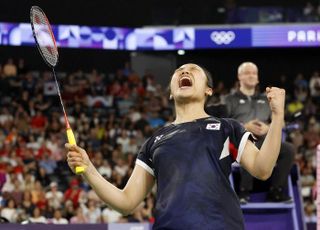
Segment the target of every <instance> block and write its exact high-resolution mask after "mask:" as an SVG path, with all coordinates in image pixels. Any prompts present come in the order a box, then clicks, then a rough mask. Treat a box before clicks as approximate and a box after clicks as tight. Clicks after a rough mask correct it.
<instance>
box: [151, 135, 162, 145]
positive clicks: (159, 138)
mask: <svg viewBox="0 0 320 230" xmlns="http://www.w3.org/2000/svg"><path fill="white" fill-rule="evenodd" d="M162 137H163V135H159V136H156V138H155V139H154V142H153V143H156V142H158V141H160V140H161V138H162Z"/></svg>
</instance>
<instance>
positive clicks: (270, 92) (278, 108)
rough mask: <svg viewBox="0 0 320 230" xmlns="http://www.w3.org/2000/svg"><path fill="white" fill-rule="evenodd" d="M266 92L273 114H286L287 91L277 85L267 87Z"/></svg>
mask: <svg viewBox="0 0 320 230" xmlns="http://www.w3.org/2000/svg"><path fill="white" fill-rule="evenodd" d="M266 93H267V98H268V101H269V106H270V109H271V112H272V115H273V116H284V105H285V97H286V91H285V90H284V89H280V88H277V87H267V88H266Z"/></svg>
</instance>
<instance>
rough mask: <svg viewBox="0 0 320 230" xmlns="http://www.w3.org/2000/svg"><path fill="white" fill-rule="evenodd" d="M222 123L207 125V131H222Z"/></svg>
mask: <svg viewBox="0 0 320 230" xmlns="http://www.w3.org/2000/svg"><path fill="white" fill-rule="evenodd" d="M220 126H221V123H210V124H207V127H206V129H208V130H220Z"/></svg>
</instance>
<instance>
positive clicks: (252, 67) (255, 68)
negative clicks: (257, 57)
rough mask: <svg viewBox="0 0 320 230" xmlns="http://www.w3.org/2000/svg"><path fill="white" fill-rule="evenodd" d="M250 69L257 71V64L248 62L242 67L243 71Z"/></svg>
mask: <svg viewBox="0 0 320 230" xmlns="http://www.w3.org/2000/svg"><path fill="white" fill-rule="evenodd" d="M249 71H252V72H253V71H254V72H257V71H258V68H257V66H256V65H253V64H247V65H244V66H243V67H242V72H249Z"/></svg>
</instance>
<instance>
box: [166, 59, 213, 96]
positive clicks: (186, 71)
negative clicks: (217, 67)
mask: <svg viewBox="0 0 320 230" xmlns="http://www.w3.org/2000/svg"><path fill="white" fill-rule="evenodd" d="M207 83H208V79H207V76H206V74H205V72H204V71H203V69H202V68H201V67H200V66H198V65H195V64H185V65H182V66H181V67H179V68H178V69H177V70H176V71H175V72H174V74H173V76H172V78H171V82H170V92H171V95H172V97H173V98H174V100H175V101H176V102H188V101H195V100H196V101H202V100H203V101H205V98H206V95H211V94H212V89H211V88H209V87H208V85H207Z"/></svg>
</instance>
